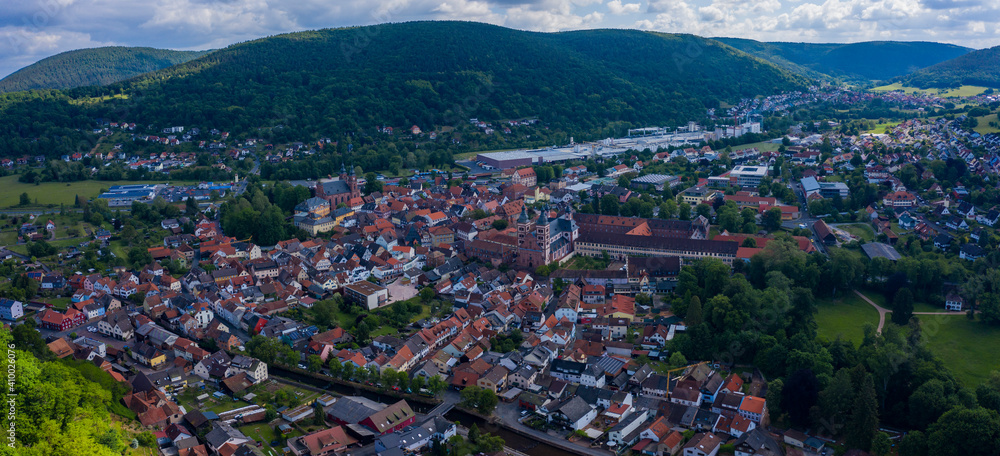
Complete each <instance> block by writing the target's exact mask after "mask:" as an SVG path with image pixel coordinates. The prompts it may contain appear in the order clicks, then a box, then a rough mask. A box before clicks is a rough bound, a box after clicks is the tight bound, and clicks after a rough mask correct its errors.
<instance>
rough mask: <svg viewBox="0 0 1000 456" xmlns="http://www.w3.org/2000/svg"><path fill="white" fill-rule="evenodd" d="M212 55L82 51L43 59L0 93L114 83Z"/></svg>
mask: <svg viewBox="0 0 1000 456" xmlns="http://www.w3.org/2000/svg"><path fill="white" fill-rule="evenodd" d="M208 52H209V51H172V50H169V49H153V48H146V47H121V46H112V47H101V48H93V49H78V50H75V51H69V52H63V53H62V54H57V55H54V56H52V57H48V58H45V59H42V60H39V61H38V62H35V63H33V64H31V65H28V66H26V67H24V68H21V69H20V70H18V71H16V72H14V73H12V74H10V75H9V76H7V77H5V78H3V79H0V92H16V91H19V90H31V89H71V88H74V87H82V86H90V85H105V84H111V83H113V82H118V81H124V80H126V79H129V78H133V77H136V76H138V75H140V74H143V73H148V72H150V71H156V70H159V69H163V68H167V67H169V66H173V65H177V64H178V63H184V62H187V61H189V60H193V59H196V58H198V57H201V56H203V55H205V54H207V53H208Z"/></svg>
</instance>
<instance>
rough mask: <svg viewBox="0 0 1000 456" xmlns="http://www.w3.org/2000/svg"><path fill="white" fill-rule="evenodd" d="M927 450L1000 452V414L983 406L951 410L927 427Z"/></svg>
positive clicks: (944, 455)
mask: <svg viewBox="0 0 1000 456" xmlns="http://www.w3.org/2000/svg"><path fill="white" fill-rule="evenodd" d="M956 442H961V444H957V443H956ZM927 454H929V455H930V454H932V455H934V456H959V455H969V454H1000V415H998V414H997V412H995V411H993V410H988V409H985V408H982V407H979V408H974V409H970V408H965V407H955V408H953V409H951V410H949V411H948V412H947V413H945V414H944V415H941V418H940V419H938V421H937V422H936V423H934V424H933V425H931V427H930V428H928V429H927Z"/></svg>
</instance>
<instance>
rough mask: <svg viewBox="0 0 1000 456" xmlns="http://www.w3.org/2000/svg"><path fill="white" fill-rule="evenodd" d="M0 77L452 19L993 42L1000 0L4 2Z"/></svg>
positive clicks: (528, 25)
mask: <svg viewBox="0 0 1000 456" xmlns="http://www.w3.org/2000/svg"><path fill="white" fill-rule="evenodd" d="M2 3H3V8H0V77H3V76H6V75H8V74H9V73H11V72H13V71H15V70H17V69H19V68H21V67H24V66H26V65H29V64H31V63H33V62H35V61H37V60H39V59H41V58H44V57H47V56H50V55H54V54H57V53H59V52H63V51H68V50H72V49H80V48H87V47H97V46H108V45H126V46H151V47H159V48H170V49H211V48H219V47H224V46H226V45H228V44H232V43H235V42H239V41H244V40H248V39H253V38H258V37H261V36H267V35H272V34H277V33H283V32H291V31H297V30H307V29H316V28H326V27H341V26H348V25H365V24H375V23H380V22H402V21H410V20H427V19H456V20H472V21H480V22H489V23H492V24H497V25H503V26H507V27H513V28H518V29H524V30H536V31H559V30H574V29H586V28H637V29H644V30H658V31H665V32H683V33H694V34H698V35H702V36H734V37H742V38H751V39H757V40H764V41H806V42H856V41H868V40H904V41H920V40H923V41H939V42H948V43H955V44H961V45H965V46H969V47H975V48H984V47H991V46H995V45H997V44H1000V25H998V24H1000V0H3V2H2Z"/></svg>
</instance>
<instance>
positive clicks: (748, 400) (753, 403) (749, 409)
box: [739, 396, 767, 424]
mask: <svg viewBox="0 0 1000 456" xmlns="http://www.w3.org/2000/svg"><path fill="white" fill-rule="evenodd" d="M739 414H740V416H742V417H744V418H747V419H749V420H750V421H753V422H754V423H757V424H760V422H761V420H763V419H764V415H766V414H767V401H765V400H764V398H762V397H755V396H746V397H744V398H743V401H742V402H740V408H739Z"/></svg>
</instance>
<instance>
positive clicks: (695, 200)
mask: <svg viewBox="0 0 1000 456" xmlns="http://www.w3.org/2000/svg"><path fill="white" fill-rule="evenodd" d="M681 196H682V197H683V198H684V202H685V203H688V204H690V205H692V206H697V205H699V204H701V203H706V204H712V201H713V200H715V198H716V197H718V196H719V192H718V191H717V190H712V189H710V188H708V187H691V188H689V189H687V190H684V193H682V194H681Z"/></svg>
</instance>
